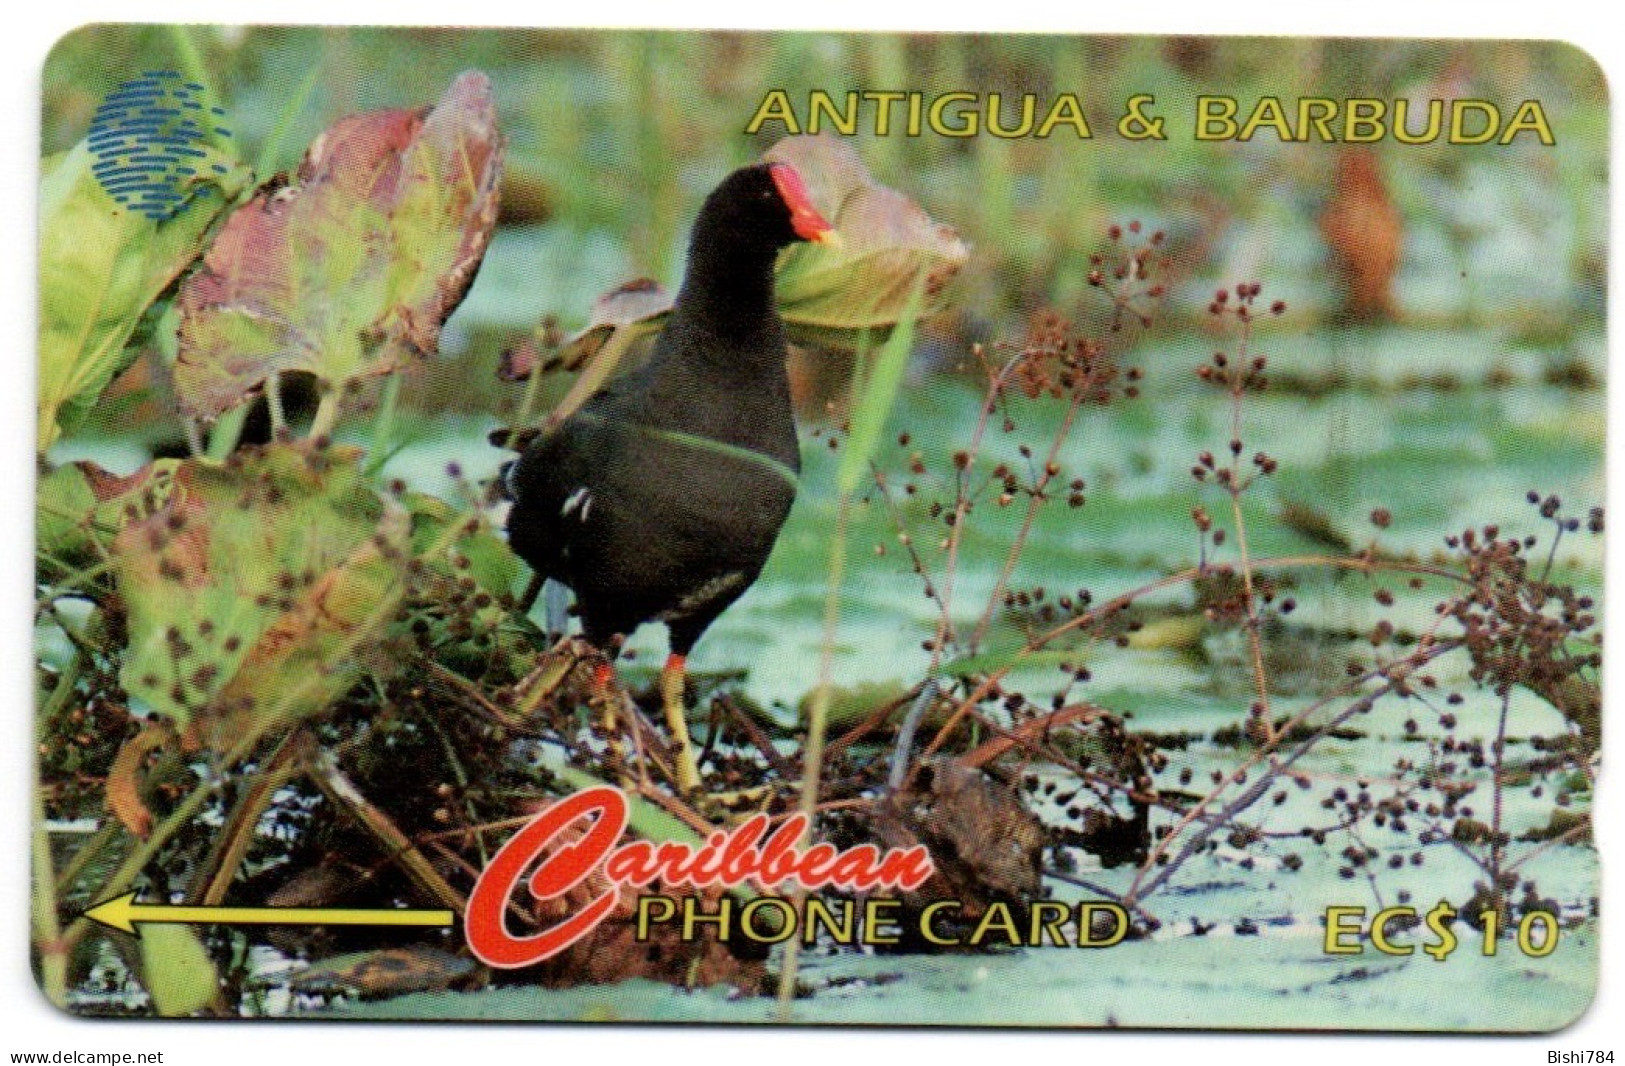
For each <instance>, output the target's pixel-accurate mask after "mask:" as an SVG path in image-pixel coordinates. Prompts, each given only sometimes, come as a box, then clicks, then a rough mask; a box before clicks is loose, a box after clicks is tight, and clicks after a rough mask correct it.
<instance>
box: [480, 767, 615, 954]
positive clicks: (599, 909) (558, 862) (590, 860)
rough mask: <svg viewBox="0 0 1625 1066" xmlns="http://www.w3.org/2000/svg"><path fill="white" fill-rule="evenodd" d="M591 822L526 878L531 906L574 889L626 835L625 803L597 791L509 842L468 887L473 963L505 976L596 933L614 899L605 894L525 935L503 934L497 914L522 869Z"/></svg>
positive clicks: (553, 810) (563, 805)
mask: <svg viewBox="0 0 1625 1066" xmlns="http://www.w3.org/2000/svg"><path fill="white" fill-rule="evenodd" d="M583 819H591V820H592V822H591V825H590V826H589V827H588V828H587V831H586V833H584V834H583V835H582V837H581V839H580V840H577V841H575V842H574V843H570V844H566V845H564V846H563V847H561V848H559V849H558V850H557V851H555V852H553V854H551V855H548V856H547V857H546V858H544V859H542V861H541V863H540V864H539V865H538V866H537V867H536V872H535V873H533V874H531V876H530V892H531V895H532V896H534V897H535V898H536V899H538V900H547V899H557V898H559V897H560V896H562V895H564V894H565V893H566V892H568V891H570V890H571V889H572V888H575V887H576V886H577V885H579V884H581V882H582V881H584V880H585V879H586V878H587V876H588V875H589V874H590V873H592V871H593V870H594V869H596V868H597V867H598V866H599V865H600V864H602V863H603V861H604V859H605V857H606V856H608V855H609V852H610V849H611V848H613V847H614V846H615V842H616V841H617V840H619V839H620V836H621V832H622V830H624V829H625V828H626V819H627V806H626V796H625V795H624V794H622V792H621V791H620V789H617V788H610V787H609V786H607V785H606V786H603V787H600V788H591V789H587V790H586V791H584V792H578V793H576V794H575V795H573V796H570V797H567V798H566V799H563V800H560V801H559V802H558V803H555V804H554V805H553V806H551V807H549V808H547V809H546V810H544V811H542V813H540V814H538V815H537V816H536V817H535V818H534V819H532V821H531V822H530V824H528V825H526V826H525V827H524V828H523V829H521V830H520V831H519V832H517V833H515V834H514V835H513V838H512V839H510V840H509V841H508V842H507V843H506V844H504V845H503V846H502V850H501V851H498V852H497V853H496V854H495V855H494V856H492V857H491V862H490V864H489V865H487V866H486V868H485V869H484V870H483V871H482V872H481V873H480V876H479V880H477V881H475V882H474V891H473V892H472V893H471V894H470V895H469V897H468V911H467V913H466V914H465V915H464V935H465V936H466V937H467V939H468V946H469V948H470V949H471V950H472V951H473V952H474V955H475V957H476V958H478V959H479V960H480V961H481V962H483V963H485V964H486V965H487V966H494V967H496V968H498V969H504V970H511V969H517V968H519V967H521V966H531V965H534V964H536V963H538V962H541V961H542V960H543V959H548V958H552V957H553V956H554V955H557V954H558V953H559V952H561V951H563V950H564V949H566V948H568V947H569V946H570V945H571V944H574V943H575V942H576V941H578V940H580V939H581V938H582V937H584V936H586V935H587V934H588V933H590V932H592V931H593V930H594V929H596V928H597V927H598V924H599V923H600V922H602V921H603V920H604V919H605V918H606V917H608V916H609V912H610V911H611V910H612V909H614V907H615V903H616V900H617V899H618V898H619V896H620V892H619V889H618V888H612V889H609V890H608V891H606V892H604V893H603V894H602V895H600V896H598V897H597V898H595V899H594V900H592V901H591V902H590V903H588V904H587V905H586V906H585V907H583V908H581V909H580V910H579V911H577V912H576V913H575V914H572V915H571V916H570V917H568V918H566V919H565V920H564V921H562V922H560V923H558V924H557V925H555V926H552V927H551V928H548V929H544V930H542V931H541V932H540V933H536V934H534V935H531V936H518V937H516V936H514V935H512V934H511V933H509V932H508V929H507V925H506V924H505V922H504V921H503V914H504V912H505V911H506V910H507V909H508V902H509V900H510V899H511V898H512V896H513V891H514V889H515V888H516V887H517V886H518V884H519V880H520V878H521V877H522V876H523V875H524V872H525V870H526V868H527V867H529V866H530V864H531V863H532V862H534V861H535V860H536V858H537V857H538V856H540V855H541V854H542V853H543V851H545V850H546V848H547V846H548V845H549V844H551V843H552V842H553V840H554V839H555V838H556V837H558V836H559V834H560V833H562V832H564V830H566V829H567V828H569V827H570V826H572V825H574V824H576V823H577V822H580V821H582V820H583Z"/></svg>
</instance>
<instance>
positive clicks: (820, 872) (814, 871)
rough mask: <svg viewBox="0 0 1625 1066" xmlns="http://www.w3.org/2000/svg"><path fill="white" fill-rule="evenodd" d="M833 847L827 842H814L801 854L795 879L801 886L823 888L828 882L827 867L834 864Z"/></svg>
mask: <svg viewBox="0 0 1625 1066" xmlns="http://www.w3.org/2000/svg"><path fill="white" fill-rule="evenodd" d="M835 859H836V854H835V849H834V848H833V847H831V846H830V845H828V844H814V845H813V846H812V847H810V848H808V849H807V850H806V852H805V853H804V854H803V855H802V856H801V868H800V869H799V870H797V871H796V880H797V881H800V882H801V885H802V887H803V888H809V889H812V888H823V887H824V886H825V885H827V884H829V881H830V877H829V868H830V867H831V866H833V865H834V864H835Z"/></svg>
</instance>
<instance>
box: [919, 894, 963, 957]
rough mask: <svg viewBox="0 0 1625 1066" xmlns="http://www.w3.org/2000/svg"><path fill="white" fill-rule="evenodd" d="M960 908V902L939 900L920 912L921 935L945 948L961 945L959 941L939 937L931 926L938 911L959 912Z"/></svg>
mask: <svg viewBox="0 0 1625 1066" xmlns="http://www.w3.org/2000/svg"><path fill="white" fill-rule="evenodd" d="M959 907H960V904H959V902H958V901H957V900H951V899H939V900H937V901H936V902H935V903H932V904H930V905H929V906H927V907H926V908H925V910H923V911H921V912H920V935H921V936H923V937H925V938H926V939H927V940H929V941H931V943H933V944H941V945H943V946H945V947H952V946H957V945H958V944H959V941H958V940H957V939H955V938H953V937H946V936H938V935H937V931H936V929H935V927H933V926H932V924H931V919H933V918H935V917H936V916H937V912H938V911H945V910H955V911H957V910H959Z"/></svg>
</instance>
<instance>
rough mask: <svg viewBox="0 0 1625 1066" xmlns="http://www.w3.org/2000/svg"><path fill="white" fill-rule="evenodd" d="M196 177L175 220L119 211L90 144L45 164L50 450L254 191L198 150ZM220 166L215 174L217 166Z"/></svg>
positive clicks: (46, 430)
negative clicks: (236, 203)
mask: <svg viewBox="0 0 1625 1066" xmlns="http://www.w3.org/2000/svg"><path fill="white" fill-rule="evenodd" d="M197 150H198V151H201V152H203V153H204V157H203V159H202V160H201V164H200V165H199V166H198V167H197V168H196V169H197V170H198V174H197V175H196V176H195V177H193V178H190V179H188V183H187V184H185V185H184V186H182V192H183V194H184V195H183V198H182V199H181V201H180V202H179V203H178V204H177V205H176V207H175V209H174V210H173V212H172V213H170V214H169V215H168V216H167V217H165V218H162V219H154V218H151V217H149V216H148V215H147V214H144V213H142V212H141V211H138V210H135V209H133V208H131V207H126V206H124V205H121V204H119V203H118V202H117V201H115V200H114V199H113V197H112V196H111V195H109V194H108V192H107V191H106V190H105V189H104V188H103V187H102V185H101V183H100V182H99V181H97V179H96V176H95V174H94V173H93V172H92V170H91V167H92V165H93V162H94V160H93V157H92V154H91V151H90V148H89V146H88V144H87V142H85V141H81V142H80V143H79V144H77V145H75V146H74V147H73V148H72V149H70V150H69V151H67V152H65V153H63V154H62V155H60V156H57V157H55V158H53V159H50V160H47V161H46V163H45V166H44V177H43V180H42V181H41V183H40V238H39V240H40V244H39V259H40V268H39V269H40V275H39V277H40V335H39V433H38V439H37V447H38V449H39V451H41V452H44V451H45V449H46V448H48V447H50V445H51V443H52V442H53V441H55V440H56V439H57V437H58V436H59V435H60V434H62V433H64V432H71V431H72V430H73V429H74V427H75V426H77V425H78V424H79V422H80V421H81V420H82V419H83V418H84V416H85V413H86V412H87V411H88V410H89V409H90V408H91V407H92V406H93V405H94V404H95V402H96V400H97V398H98V397H100V396H101V394H102V391H103V390H104V389H106V388H107V386H108V384H109V383H110V382H111V381H112V380H113V378H114V377H115V376H117V375H118V373H119V372H120V371H122V370H123V369H124V368H125V367H127V366H128V365H129V364H130V361H131V360H132V359H133V358H134V353H133V352H132V351H128V350H127V347H126V346H127V344H128V342H129V339H130V335H131V334H132V333H133V332H134V330H135V328H136V325H137V323H139V322H140V320H141V316H142V315H143V313H144V312H145V311H146V310H147V308H148V307H149V306H150V305H151V304H152V302H153V301H154V300H156V299H157V298H158V297H159V295H160V294H162V293H163V291H164V290H165V289H166V288H168V287H169V285H170V284H171V283H172V282H173V281H174V280H175V278H176V277H177V276H178V275H179V274H180V272H181V271H182V270H184V269H185V268H186V266H187V264H189V263H190V262H192V260H193V259H195V258H196V257H197V255H198V253H199V252H200V251H201V250H202V243H203V239H204V237H205V235H206V234H207V232H208V229H209V226H210V224H211V223H212V222H214V220H215V219H216V218H217V217H218V216H219V214H220V213H221V211H223V210H224V209H225V206H226V204H227V203H228V202H229V201H230V200H232V199H233V198H234V197H236V196H237V194H238V193H239V192H241V191H242V189H243V188H244V187H245V186H246V185H247V184H248V180H249V174H248V170H247V168H246V167H244V166H242V165H241V164H239V163H238V162H237V161H236V160H235V159H233V158H231V157H230V156H229V155H227V154H226V153H225V152H224V151H223V150H222V149H220V148H218V147H215V146H212V145H208V144H200V145H198V146H197ZM217 166H218V167H219V168H221V170H220V171H217V170H216V169H215V167H217Z"/></svg>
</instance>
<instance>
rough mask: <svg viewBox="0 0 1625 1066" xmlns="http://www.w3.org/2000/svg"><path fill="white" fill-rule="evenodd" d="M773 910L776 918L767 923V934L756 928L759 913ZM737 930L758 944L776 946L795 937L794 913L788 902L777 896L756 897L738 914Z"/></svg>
mask: <svg viewBox="0 0 1625 1066" xmlns="http://www.w3.org/2000/svg"><path fill="white" fill-rule="evenodd" d="M768 909H771V910H773V911H774V912H775V913H776V914H777V915H778V917H777V918H776V919H774V920H773V921H770V922H769V923H768V930H767V932H765V933H764V932H762V931H761V930H760V929H758V928H757V927H756V915H757V913H758V912H759V911H763V910H768ZM739 930H740V932H742V933H744V934H745V936H747V937H749V938H750V939H751V940H754V941H756V942H757V943H759V944H777V943H778V942H779V941H781V940H789V939H790V938H791V937H793V936H795V935H796V911H795V908H794V907H792V906H790V901H789V900H787V899H781V898H780V897H778V896H758V897H756V898H755V899H753V900H751V901H750V902H749V903H747V904H745V906H744V907H743V908H742V909H741V910H740V912H739Z"/></svg>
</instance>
